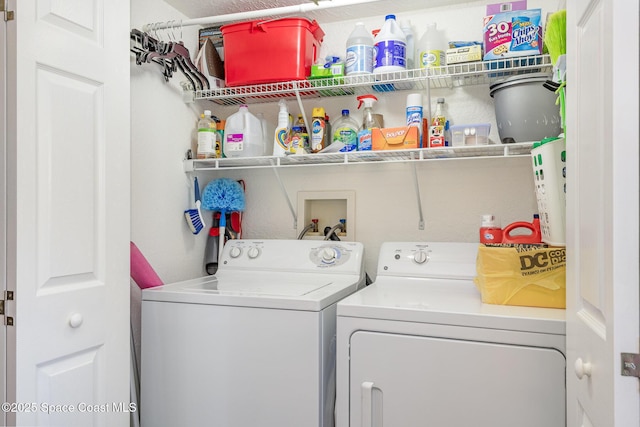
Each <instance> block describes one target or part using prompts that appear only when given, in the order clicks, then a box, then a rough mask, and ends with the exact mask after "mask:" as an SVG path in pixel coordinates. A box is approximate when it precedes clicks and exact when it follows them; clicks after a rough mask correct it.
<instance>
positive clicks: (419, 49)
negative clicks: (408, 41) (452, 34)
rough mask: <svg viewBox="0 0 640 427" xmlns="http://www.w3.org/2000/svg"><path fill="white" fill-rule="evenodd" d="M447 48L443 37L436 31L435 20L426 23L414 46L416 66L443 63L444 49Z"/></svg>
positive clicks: (425, 66) (439, 64)
mask: <svg viewBox="0 0 640 427" xmlns="http://www.w3.org/2000/svg"><path fill="white" fill-rule="evenodd" d="M446 50H447V46H446V42H445V41H444V37H443V36H442V34H441V33H440V31H438V26H437V24H436V23H435V22H431V23H428V24H427V29H426V31H425V32H424V34H423V35H422V37H420V40H418V44H417V46H416V62H417V63H418V64H417V65H418V68H429V67H440V66H443V65H445V51H446Z"/></svg>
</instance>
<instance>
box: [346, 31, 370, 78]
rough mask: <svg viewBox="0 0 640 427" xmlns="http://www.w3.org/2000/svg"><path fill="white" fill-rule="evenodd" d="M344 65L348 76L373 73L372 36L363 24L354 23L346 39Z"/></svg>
mask: <svg viewBox="0 0 640 427" xmlns="http://www.w3.org/2000/svg"><path fill="white" fill-rule="evenodd" d="M345 65H346V69H345V73H346V75H348V76H350V75H357V74H371V73H372V72H373V36H372V35H371V33H370V32H369V31H367V29H366V28H365V26H364V23H363V22H357V23H356V26H355V28H354V29H353V31H352V32H351V34H350V35H349V38H348V39H347V55H346V60H345Z"/></svg>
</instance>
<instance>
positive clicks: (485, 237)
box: [480, 214, 502, 244]
mask: <svg viewBox="0 0 640 427" xmlns="http://www.w3.org/2000/svg"><path fill="white" fill-rule="evenodd" d="M480 243H485V244H486V243H502V228H500V226H499V225H498V222H497V221H496V217H495V216H493V215H491V214H487V215H482V226H481V227H480Z"/></svg>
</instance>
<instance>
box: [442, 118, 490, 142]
mask: <svg viewBox="0 0 640 427" xmlns="http://www.w3.org/2000/svg"><path fill="white" fill-rule="evenodd" d="M490 130H491V123H477V124H467V125H453V126H451V145H452V146H453V147H462V146H464V145H486V144H488V143H489V131H490Z"/></svg>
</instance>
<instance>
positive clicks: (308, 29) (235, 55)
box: [220, 18, 324, 86]
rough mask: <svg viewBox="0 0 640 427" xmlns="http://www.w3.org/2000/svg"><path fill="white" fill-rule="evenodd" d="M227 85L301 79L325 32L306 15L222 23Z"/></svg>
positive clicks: (315, 57)
mask: <svg viewBox="0 0 640 427" xmlns="http://www.w3.org/2000/svg"><path fill="white" fill-rule="evenodd" d="M220 30H221V31H222V38H223V43H224V56H225V58H224V72H225V78H226V84H227V86H242V85H250V84H258V83H273V82H283V81H289V80H304V79H306V78H307V77H308V76H309V75H310V74H311V66H312V65H313V64H314V63H315V61H316V60H317V59H318V54H319V52H320V44H321V43H322V38H323V37H324V31H322V29H321V28H320V26H319V25H318V23H317V22H316V21H310V20H308V19H306V18H281V19H272V20H256V21H250V22H240V23H237V24H228V25H223V26H222V28H221V29H220Z"/></svg>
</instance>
